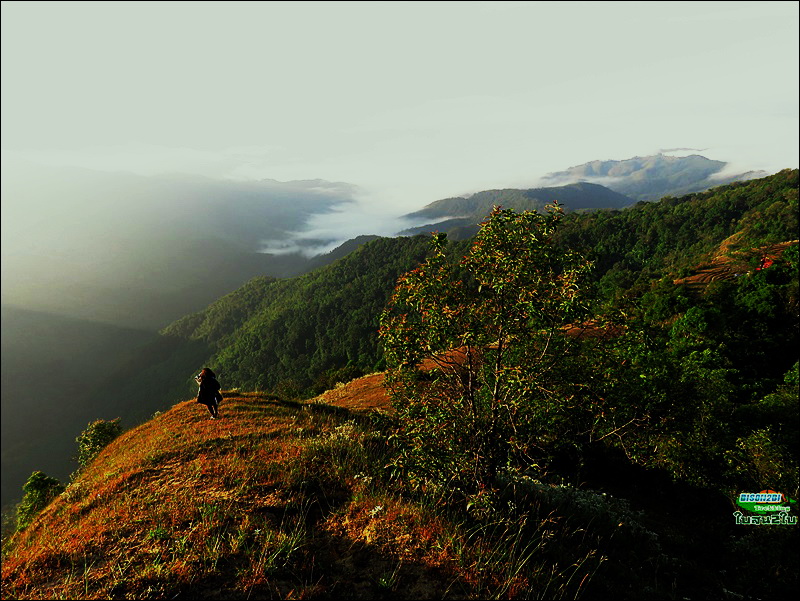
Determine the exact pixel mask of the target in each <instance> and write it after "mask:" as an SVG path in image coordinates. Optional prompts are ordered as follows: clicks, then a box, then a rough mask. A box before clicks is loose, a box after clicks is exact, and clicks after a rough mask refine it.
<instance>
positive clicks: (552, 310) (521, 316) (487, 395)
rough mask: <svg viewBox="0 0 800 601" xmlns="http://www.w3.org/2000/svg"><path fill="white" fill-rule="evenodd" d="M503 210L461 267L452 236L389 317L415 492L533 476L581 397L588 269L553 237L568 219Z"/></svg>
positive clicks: (402, 438) (406, 284)
mask: <svg viewBox="0 0 800 601" xmlns="http://www.w3.org/2000/svg"><path fill="white" fill-rule="evenodd" d="M563 215H564V213H563V210H562V209H561V207H559V206H558V204H554V205H550V206H548V207H547V212H546V213H545V214H540V213H538V212H535V211H525V212H522V213H516V212H514V211H512V210H503V209H500V208H498V207H496V208H495V209H494V211H493V212H492V213H491V215H490V216H489V218H488V220H487V221H485V222H484V223H483V224H481V230H480V231H479V233H478V234H477V235H476V237H475V240H474V243H473V245H472V247H471V249H470V250H469V251H468V253H467V254H466V256H464V257H463V258H462V259H461V260H460V261H459V260H457V259H455V258H451V257H449V256H448V253H447V248H446V236H445V235H444V234H437V235H434V237H433V239H432V252H431V255H430V256H429V258H428V259H427V260H426V261H425V262H423V263H422V264H421V265H420V266H419V267H418V268H417V269H414V270H412V271H410V272H409V273H407V274H405V275H404V276H402V277H401V278H400V279H399V280H398V284H397V287H396V289H395V291H394V294H393V295H392V297H391V299H390V301H389V304H388V305H387V308H386V309H385V310H384V312H383V313H382V316H381V328H380V337H381V340H382V342H383V344H384V350H385V355H386V359H387V364H388V366H389V368H390V369H389V372H388V376H387V382H388V385H389V388H390V391H391V394H392V398H393V402H394V405H395V408H396V410H397V414H398V417H399V423H400V430H399V431H398V434H397V439H398V442H399V445H398V446H399V449H400V456H399V459H398V462H399V464H400V465H401V467H402V468H403V469H404V470H405V473H406V474H407V476H408V478H409V479H410V481H411V483H412V484H416V485H420V486H423V487H425V488H427V489H428V490H433V491H436V490H438V491H439V492H441V493H442V494H445V495H448V494H450V493H456V492H458V491H462V492H464V493H465V494H467V495H470V494H472V493H474V492H475V491H476V489H477V490H481V489H485V488H487V487H491V486H492V485H493V483H494V482H495V481H496V478H497V476H498V473H499V471H500V470H501V469H517V470H519V469H525V468H527V467H529V466H530V464H531V463H532V462H533V456H534V454H535V448H536V447H537V445H538V444H539V443H540V442H541V441H542V440H543V439H544V438H547V437H548V436H556V435H557V433H556V432H555V431H554V430H553V429H552V427H553V426H554V425H555V424H556V423H557V421H558V419H559V416H560V415H563V411H564V410H568V409H569V407H570V405H571V403H574V402H575V400H576V397H577V394H576V387H575V386H574V385H573V384H572V380H571V379H570V377H569V375H568V373H566V372H568V370H569V365H570V363H571V356H572V351H573V349H574V347H575V345H576V341H575V340H574V339H572V338H570V337H569V336H567V335H566V334H565V330H564V326H565V325H567V324H569V323H575V322H577V321H578V320H581V319H583V318H584V317H585V315H586V307H585V306H584V303H583V301H582V298H581V294H580V291H581V288H580V284H581V281H582V278H583V276H584V275H585V273H586V272H587V270H588V267H589V264H588V262H587V261H586V260H585V259H584V258H583V257H582V256H580V255H578V254H576V253H574V252H571V251H569V250H566V249H564V248H563V247H559V246H557V245H556V244H554V242H553V237H554V234H555V232H556V230H557V229H558V227H559V224H560V222H561V220H562V218H563Z"/></svg>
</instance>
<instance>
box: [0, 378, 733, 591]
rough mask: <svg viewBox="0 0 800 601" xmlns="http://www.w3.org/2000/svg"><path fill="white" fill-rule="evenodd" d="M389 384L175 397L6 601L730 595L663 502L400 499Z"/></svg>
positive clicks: (27, 556)
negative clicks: (389, 424)
mask: <svg viewBox="0 0 800 601" xmlns="http://www.w3.org/2000/svg"><path fill="white" fill-rule="evenodd" d="M380 376H381V374H372V375H370V376H366V377H364V378H359V379H358V380H355V381H353V382H350V383H348V384H346V385H341V386H338V387H337V388H336V389H334V390H332V391H329V392H327V393H325V394H324V395H321V396H320V397H318V398H317V399H315V400H314V401H312V402H308V403H291V402H282V401H279V400H275V399H272V398H268V397H265V396H263V395H259V394H256V393H238V392H229V393H228V394H227V395H226V400H225V402H224V404H223V406H222V407H221V414H222V419H220V420H217V421H214V420H211V419H209V417H208V415H207V412H206V410H205V408H204V407H202V406H200V405H197V404H195V403H194V402H192V401H186V402H181V403H178V404H176V405H175V406H174V407H173V408H172V409H170V410H169V411H166V412H165V413H163V414H160V415H156V416H154V417H153V419H151V420H150V421H148V422H146V423H144V424H142V425H140V426H138V427H137V428H134V429H132V430H129V431H127V432H125V433H124V434H123V435H122V436H120V437H119V438H118V439H117V440H115V441H114V442H112V443H111V444H110V445H109V446H108V447H107V448H106V449H104V450H103V451H102V452H101V454H100V455H99V456H98V457H97V459H96V460H95V461H94V462H92V463H91V464H90V465H89V466H88V467H87V468H86V469H85V470H84V472H83V473H82V474H81V475H80V476H79V477H78V478H77V479H76V481H75V482H74V483H73V484H72V485H71V486H70V487H69V488H68V489H67V491H66V492H65V493H63V494H62V495H61V496H60V497H58V498H56V500H54V502H52V503H51V504H50V505H49V506H48V507H47V508H46V509H45V510H44V511H43V512H42V513H41V514H40V515H39V516H38V517H37V518H36V520H35V521H34V522H33V523H32V525H31V526H30V527H29V528H28V529H27V530H26V531H24V532H22V533H20V534H18V535H17V536H16V537H15V538H14V539H12V540H11V541H10V544H9V545H7V547H6V549H5V551H4V560H3V567H2V596H3V598H20V599H35V598H69V599H75V598H170V599H172V598H205V599H237V598H238V599H246V598H248V599H249V598H272V599H290V598H306V599H328V598H337V599H338V598H351V599H383V598H386V599H390V598H397V599H410V598H413V599H445V598H447V599H487V598H531V597H533V598H576V597H585V598H609V597H614V598H623V599H626V598H627V599H636V598H643V597H647V598H673V597H672V595H675V594H676V593H677V594H678V597H680V595H681V594H688V595H690V596H696V595H701V596H702V597H703V598H712V597H713V595H714V594H719V593H720V591H721V590H722V587H725V586H727V587H730V586H731V584H730V583H725V582H722V581H721V580H722V576H721V575H720V574H719V573H718V569H719V564H720V562H722V565H729V566H733V567H735V563H728V564H725V563H724V562H726V561H728V560H729V559H730V556H728V557H727V558H726V557H719V558H718V560H715V558H714V557H713V555H714V553H715V552H717V550H718V549H717V545H718V542H717V541H715V540H714V536H717V535H719V533H718V532H717V533H716V534H714V535H713V536H709V535H708V532H711V530H712V529H711V527H709V529H708V531H704V530H702V529H696V528H697V526H698V524H701V523H702V520H704V519H706V517H705V516H698V517H697V519H687V517H688V515H686V514H684V515H681V514H680V513H678V514H677V515H674V516H668V515H667V514H666V513H665V512H664V511H663V510H664V508H665V507H668V504H662V505H661V506H660V507H658V508H657V509H656V510H654V511H653V512H652V513H651V514H650V515H645V513H643V512H639V511H634V510H631V509H630V507H629V505H628V504H627V502H625V501H624V500H620V499H615V498H613V497H612V496H611V495H607V496H606V495H604V494H597V493H595V492H592V491H588V490H583V491H578V490H576V489H570V488H568V487H557V486H556V487H553V486H545V485H532V487H531V489H530V490H529V491H528V493H527V494H522V496H517V497H515V498H512V499H509V505H508V507H509V509H508V510H507V511H506V512H505V513H504V515H503V516H502V517H501V516H498V515H493V516H480V515H478V516H477V517H475V514H473V515H472V516H470V515H469V514H468V513H467V512H463V511H458V510H455V511H454V510H453V509H452V508H451V509H448V510H445V509H444V508H441V507H436V506H434V505H431V504H430V503H429V502H426V501H425V500H424V499H414V498H411V497H409V496H407V495H404V494H403V493H402V492H401V490H402V489H401V487H399V486H396V485H395V484H392V480H391V478H389V477H388V471H387V470H386V469H385V467H386V465H387V461H388V455H387V453H386V448H387V443H386V438H385V435H384V434H383V433H381V432H380V430H379V428H378V425H377V424H379V422H375V421H374V416H375V415H376V414H375V413H374V412H373V413H368V412H367V411H366V410H373V409H378V410H381V409H388V406H387V397H386V395H385V394H384V393H383V392H382V390H381V382H380ZM328 403H330V404H328ZM637 484H641V483H637ZM719 517H720V518H723V520H724V521H725V522H727V521H728V520H725V519H724V518H725V516H723V515H720V516H719ZM684 522H686V523H685V524H684ZM683 526H685V527H683ZM723 534H724V535H725V536H728V535H729V533H723ZM731 573H735V570H731ZM709 595H711V596H709Z"/></svg>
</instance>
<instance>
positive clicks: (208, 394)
mask: <svg viewBox="0 0 800 601" xmlns="http://www.w3.org/2000/svg"><path fill="white" fill-rule="evenodd" d="M219 389H220V385H219V382H218V381H217V379H216V378H215V377H213V376H203V379H202V380H201V381H200V390H198V391H197V402H198V403H202V404H203V405H217V404H218V403H219V397H220V396H221V395H220V394H219Z"/></svg>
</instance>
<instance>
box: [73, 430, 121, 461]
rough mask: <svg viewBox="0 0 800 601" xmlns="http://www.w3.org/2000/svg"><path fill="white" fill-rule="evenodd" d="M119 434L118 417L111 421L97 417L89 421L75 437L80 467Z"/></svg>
mask: <svg viewBox="0 0 800 601" xmlns="http://www.w3.org/2000/svg"><path fill="white" fill-rule="evenodd" d="M120 434H122V425H121V424H120V418H117V419H114V420H111V421H106V420H103V419H98V420H95V421H93V422H92V423H90V424H89V426H88V427H87V428H86V429H85V430H84V431H83V432H81V434H80V436H78V438H76V439H75V441H76V442H77V443H78V457H77V460H78V463H79V464H80V466H81V468H84V467H86V466H87V465H88V464H89V463H90V462H91V461H92V459H94V458H95V457H97V455H98V453H100V451H102V450H103V449H104V448H105V447H106V446H107V445H108V443H110V442H111V441H112V440H114V439H115V438H116V437H117V436H119V435H120Z"/></svg>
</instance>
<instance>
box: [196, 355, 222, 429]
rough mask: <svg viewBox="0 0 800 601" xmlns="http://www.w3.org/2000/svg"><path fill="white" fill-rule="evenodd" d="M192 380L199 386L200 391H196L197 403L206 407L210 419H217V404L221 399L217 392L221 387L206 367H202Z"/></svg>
mask: <svg viewBox="0 0 800 601" xmlns="http://www.w3.org/2000/svg"><path fill="white" fill-rule="evenodd" d="M194 379H195V381H196V382H197V383H198V384H199V385H200V390H198V391H197V402H198V403H200V404H202V405H205V406H206V407H208V412H209V413H210V414H211V419H217V418H218V417H219V409H218V408H219V402H220V400H221V399H222V395H221V394H220V392H219V389H220V388H221V386H220V385H219V382H218V381H217V376H216V375H215V374H214V372H213V371H211V370H210V369H209V368H208V367H204V368H203V369H202V370H201V371H200V373H199V374H197V375H196V376H195V377H194Z"/></svg>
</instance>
